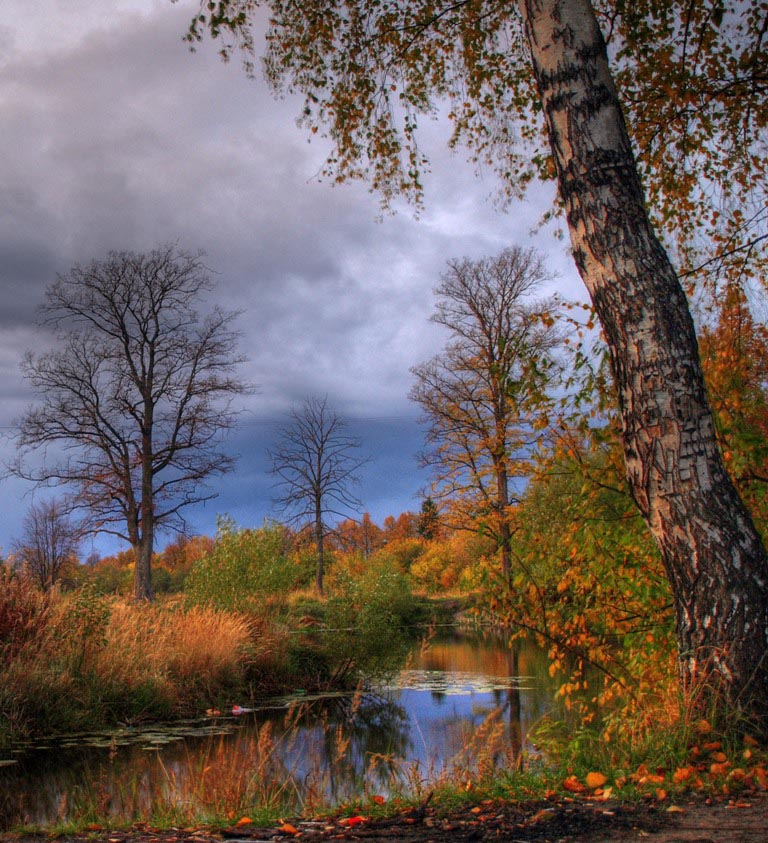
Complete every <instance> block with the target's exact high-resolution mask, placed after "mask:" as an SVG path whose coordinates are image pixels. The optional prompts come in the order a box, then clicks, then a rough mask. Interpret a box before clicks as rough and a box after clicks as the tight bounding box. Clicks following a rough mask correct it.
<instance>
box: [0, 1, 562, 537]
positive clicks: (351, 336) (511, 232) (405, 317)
mask: <svg viewBox="0 0 768 843" xmlns="http://www.w3.org/2000/svg"><path fill="white" fill-rule="evenodd" d="M6 2H7V3H10V7H9V8H8V9H7V15H6V17H5V20H6V21H10V23H7V22H6V23H5V25H4V28H3V29H1V30H0V122H1V124H2V127H3V131H2V134H1V135H0V151H1V152H2V155H1V156H0V294H2V297H3V302H4V306H3V308H2V309H1V310H0V330H1V331H2V341H0V399H2V404H1V406H2V411H0V428H2V429H7V428H8V426H9V424H10V419H11V417H12V416H14V415H18V413H19V412H20V411H21V408H22V407H23V405H24V403H25V402H26V401H28V400H29V399H30V398H31V396H30V394H29V392H28V390H27V387H26V385H25V384H24V383H23V382H22V381H21V378H20V376H19V369H18V363H19V361H20V360H21V357H22V355H23V353H24V351H25V350H26V349H29V348H35V349H39V348H40V347H41V346H42V345H44V343H45V342H46V341H47V339H46V337H45V335H44V334H40V333H37V334H36V333H35V331H34V319H35V308H36V306H37V305H38V304H39V303H41V302H42V300H43V294H44V290H45V287H46V286H47V285H48V284H49V283H50V282H51V281H53V280H54V278H55V276H56V273H63V272H66V271H68V269H69V268H70V267H71V266H72V265H73V264H74V263H86V262H88V261H90V260H91V259H93V258H102V257H104V256H105V255H106V253H107V252H108V251H109V250H112V249H117V250H122V249H128V250H137V251H142V250H148V249H151V248H153V247H154V246H156V245H157V244H159V243H164V242H173V243H178V245H179V246H180V247H182V248H185V249H189V250H197V249H203V250H205V252H206V254H207V258H206V260H207V263H208V265H209V266H210V267H211V269H212V271H213V272H214V273H215V274H214V277H215V279H216V281H217V287H216V290H215V293H214V294H213V295H212V297H211V298H212V301H211V303H214V302H215V303H218V304H221V305H222V306H224V307H226V308H236V309H242V311H243V315H242V317H241V318H240V322H239V325H240V327H241V329H242V332H243V351H244V352H245V353H246V354H247V355H248V358H249V362H248V365H247V366H246V367H245V369H244V371H243V374H244V376H245V377H246V378H247V379H248V380H249V381H251V382H253V383H256V384H258V385H259V390H258V392H257V393H256V394H255V395H254V396H253V397H252V398H250V399H248V402H247V406H246V407H245V409H246V410H247V416H246V417H244V424H245V425H246V426H245V427H244V428H243V432H239V433H238V436H237V437H236V439H235V440H234V441H233V443H232V447H233V449H234V450H235V451H237V452H239V453H240V454H241V455H242V458H241V461H240V463H239V465H238V469H237V472H236V474H235V475H233V476H232V477H231V478H229V479H228V480H227V481H225V483H224V484H222V486H221V491H222V493H223V495H224V497H223V498H222V499H221V500H220V501H216V502H214V503H213V504H209V505H208V506H207V507H206V508H205V509H204V510H203V511H201V513H199V518H200V523H201V524H204V525H205V527H206V529H208V528H209V527H210V525H211V524H212V523H213V521H215V516H214V514H213V513H215V512H216V511H232V510H233V509H235V510H236V512H232V514H233V516H234V517H236V519H237V520H238V521H243V522H246V521H248V522H250V523H253V519H254V518H256V520H258V517H260V515H261V514H262V513H265V512H267V511H268V500H267V498H268V494H267V487H268V484H269V481H268V478H265V476H264V464H263V460H264V448H265V447H267V446H268V443H269V440H270V436H271V435H272V432H273V431H274V429H275V427H274V426H275V425H276V424H280V423H281V419H282V418H283V417H284V413H285V412H286V411H287V410H288V409H289V408H290V406H291V405H292V404H295V403H299V402H300V401H301V400H302V399H303V398H304V397H305V396H307V395H310V394H313V395H324V394H327V395H328V397H329V401H330V402H331V403H332V404H333V405H334V407H335V409H337V410H338V411H340V412H341V413H342V414H344V415H345V416H347V417H349V418H350V420H357V421H359V423H360V424H362V425H364V426H365V424H368V427H367V430H368V434H369V435H368V437H367V438H368V440H369V442H368V447H369V449H370V451H371V453H372V456H373V461H372V463H371V466H372V467H371V469H370V471H371V474H370V475H369V476H370V477H371V478H375V481H374V480H372V482H370V483H369V484H368V485H367V486H366V495H367V496H368V498H367V499H366V500H365V503H366V506H367V508H369V509H371V511H372V512H373V511H377V506H378V504H377V501H387V502H388V503H387V505H386V507H385V508H386V510H387V512H390V511H392V512H394V510H395V509H396V508H397V507H396V505H395V501H397V500H401V501H402V508H408V507H409V506H411V502H412V501H411V499H412V497H413V495H414V494H415V493H416V491H417V489H418V488H419V487H420V486H421V485H422V484H423V478H419V477H418V476H417V472H416V470H415V462H414V461H412V460H411V455H412V454H413V453H414V452H415V451H416V450H418V438H419V436H420V433H419V431H418V429H417V427H416V426H415V423H414V421H413V419H414V416H415V410H414V408H413V407H411V406H410V405H409V402H408V400H407V397H406V396H407V393H408V389H409V386H410V374H409V369H410V367H411V366H413V365H414V364H416V363H418V362H420V361H422V360H424V359H426V358H427V357H429V356H431V355H432V354H433V353H434V352H435V351H436V350H437V348H438V347H439V345H440V344H441V342H442V339H443V337H442V335H441V334H440V332H439V331H438V329H437V328H436V327H435V326H432V325H430V324H429V322H428V316H429V313H430V312H431V310H432V305H433V302H432V288H433V287H434V286H435V284H436V283H437V281H438V278H439V274H440V272H441V271H442V270H443V269H444V266H445V261H446V260H447V259H448V258H450V257H454V256H456V257H460V256H463V255H467V256H470V257H475V256H480V255H487V254H492V253H495V252H497V251H498V250H499V249H501V248H502V247H504V246H507V245H509V244H510V242H522V243H526V242H527V232H528V228H529V227H530V226H531V224H532V223H533V222H534V221H535V220H536V218H537V217H538V216H539V214H540V213H541V210H543V208H544V207H545V205H546V202H544V203H543V204H541V203H540V206H539V208H538V209H533V210H531V209H530V208H527V209H526V210H525V211H524V212H519V211H518V213H517V215H515V214H513V215H509V216H507V217H504V216H502V215H499V214H497V213H496V212H495V211H494V209H493V207H492V206H491V205H490V204H489V203H488V202H487V197H488V196H489V195H490V194H492V193H493V192H494V190H495V187H494V184H493V181H492V180H490V181H489V182H488V183H485V182H483V181H482V180H478V179H477V178H476V176H475V174H474V172H473V171H472V169H471V168H470V167H468V166H465V165H464V164H463V163H462V161H461V160H460V159H458V158H456V157H453V156H452V155H451V154H450V153H448V152H445V151H438V152H437V156H436V158H435V159H434V168H433V170H434V171H433V174H432V175H431V176H429V177H428V178H427V179H426V185H427V204H426V210H425V211H424V212H423V214H422V218H421V219H420V220H418V221H417V220H415V219H414V218H413V216H412V214H410V213H409V212H407V213H400V214H397V215H395V216H386V215H385V216H384V218H383V220H382V221H381V222H377V221H376V218H377V216H378V215H379V210H380V209H379V206H378V200H377V198H376V197H375V196H372V195H371V194H370V193H369V192H368V190H367V188H366V187H365V186H364V185H362V184H352V185H345V186H343V187H340V188H331V187H330V186H329V185H328V184H326V183H323V182H320V181H318V179H317V178H316V177H315V176H316V174H317V173H318V171H319V170H320V168H321V165H322V162H323V160H324V157H325V153H326V152H327V149H326V148H325V146H324V142H323V141H322V139H319V140H318V139H317V138H315V139H313V142H312V143H311V144H310V143H308V142H307V138H306V135H305V133H303V132H302V131H300V130H298V129H297V128H296V126H295V117H296V115H297V114H298V112H299V106H300V104H299V103H298V102H296V101H295V100H290V99H287V100H283V101H275V100H274V99H273V97H272V95H271V94H270V92H269V91H268V90H267V89H266V86H265V85H264V84H263V83H262V82H261V81H252V80H248V79H247V78H246V77H245V76H244V74H243V72H242V70H241V68H240V67H239V66H238V62H237V61H233V62H232V63H231V64H229V65H225V64H223V63H222V62H221V61H220V60H219V59H218V57H217V55H216V49H215V47H214V46H212V45H210V44H204V45H202V46H201V48H200V49H199V51H198V52H196V53H190V52H189V50H188V49H187V47H186V45H185V44H184V43H183V42H182V37H181V36H182V34H183V33H184V31H185V29H186V26H187V23H188V19H189V17H190V15H191V14H192V13H193V12H194V10H195V9H196V7H197V3H196V2H180V3H178V4H174V5H172V4H171V3H169V2H166V0H113V2H110V3H109V4H105V3H103V0H77V2H75V3H73V4H69V3H68V4H61V3H60V2H59V0H36V2H35V3H33V4H30V3H29V2H28V0H6ZM64 7H66V8H64ZM441 131H442V128H441V126H440V125H439V124H436V125H435V126H433V127H431V128H430V134H433V135H435V136H437V135H440V133H441ZM443 134H444V133H443ZM542 236H543V235H542ZM542 242H544V241H542ZM366 419H368V420H369V422H368V423H366V422H365V420H366ZM371 419H377V420H380V421H379V422H377V423H376V424H374V423H373V422H371V421H370V420H371ZM248 420H250V425H251V426H250V427H249V426H248V424H247V422H248ZM246 434H247V435H246ZM0 447H2V443H0ZM7 455H8V450H7V447H6V448H5V453H4V454H0V457H2V456H5V458H7ZM409 465H410V466H411V468H412V471H411V469H409V468H408V466H409ZM19 488H20V487H18V485H7V484H6V485H5V486H4V490H5V492H6V504H7V505H6V507H5V508H4V513H3V514H2V515H0V545H2V546H5V547H7V546H8V543H9V535H12V534H13V530H12V523H16V522H17V521H18V515H19V513H20V512H22V511H23V510H24V509H25V508H26V506H27V505H28V502H24V501H20V500H18V498H19V491H18V490H19ZM248 513H251V515H252V516H253V517H249V515H248ZM240 514H242V516H243V517H242V518H241V517H240ZM190 516H191V518H192V520H193V521H194V520H195V517H196V516H195V515H194V514H190Z"/></svg>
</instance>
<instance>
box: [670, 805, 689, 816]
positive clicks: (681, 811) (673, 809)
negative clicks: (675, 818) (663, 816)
mask: <svg viewBox="0 0 768 843" xmlns="http://www.w3.org/2000/svg"><path fill="white" fill-rule="evenodd" d="M667 813H668V814H684V813H685V808H681V807H680V806H679V805H670V806H669V808H667Z"/></svg>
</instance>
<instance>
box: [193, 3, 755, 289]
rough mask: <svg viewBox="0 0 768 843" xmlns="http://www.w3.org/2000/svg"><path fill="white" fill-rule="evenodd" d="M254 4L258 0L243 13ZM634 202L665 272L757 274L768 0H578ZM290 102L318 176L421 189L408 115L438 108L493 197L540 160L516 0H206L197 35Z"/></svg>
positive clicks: (414, 129)
mask: <svg viewBox="0 0 768 843" xmlns="http://www.w3.org/2000/svg"><path fill="white" fill-rule="evenodd" d="M261 7H263V8H264V9H265V10H268V12H269V15H268V16H267V15H266V14H264V15H261V14H258V13H257V10H258V9H259V8H261ZM592 7H593V9H594V12H595V15H596V17H597V19H598V21H599V23H600V27H601V29H602V32H603V35H604V37H605V40H606V42H607V45H608V50H609V54H610V58H611V63H612V68H613V73H614V78H615V80H616V83H617V88H618V93H619V97H620V100H621V104H622V107H623V109H624V112H625V114H626V115H627V121H628V126H629V131H630V136H631V139H632V143H633V148H634V152H635V155H636V159H637V162H638V169H639V171H640V175H641V178H642V181H643V183H644V185H645V188H646V191H647V194H648V200H649V203H648V207H649V208H650V212H651V214H652V216H653V219H654V222H655V223H656V225H657V227H659V229H660V230H661V231H662V232H663V233H664V235H665V237H666V239H667V243H668V245H670V246H671V247H674V249H675V253H676V257H677V260H678V261H679V264H680V267H681V269H682V270H683V272H685V273H686V274H690V277H693V276H694V275H696V274H697V271H698V270H699V269H703V270H705V271H706V273H709V274H710V275H711V274H712V272H713V270H715V269H720V270H722V271H727V272H728V273H729V274H730V275H731V277H734V276H738V277H742V278H744V277H746V276H748V275H751V276H757V277H759V276H760V273H761V272H762V271H763V269H764V267H765V260H766V256H767V255H768V211H766V208H768V201H767V199H768V197H767V196H766V183H768V182H767V181H766V176H767V175H768V171H767V169H766V168H768V135H767V134H766V127H767V124H768V50H766V39H768V2H767V0H755V2H746V0H736V1H735V2H725V0H670V2H663V3H662V2H658V0H636V1H635V0H632V2H628V0H594V2H593V3H592ZM261 29H263V33H264V37H265V39H266V49H265V54H264V58H263V68H264V71H265V75H266V77H267V79H268V80H269V82H270V83H271V84H272V86H273V87H274V89H275V90H276V91H277V92H278V93H298V94H300V95H302V96H303V97H304V106H303V110H302V114H301V122H302V124H303V125H305V126H306V127H307V128H308V129H309V130H310V132H312V133H315V132H319V133H320V134H326V135H327V136H328V137H329V138H330V140H331V142H332V152H331V154H330V156H329V158H328V160H327V162H326V167H325V171H324V172H325V175H326V176H328V177H330V178H331V179H334V180H344V179H348V178H365V179H367V180H369V182H370V184H371V185H372V188H373V189H374V190H377V191H379V192H380V193H381V194H382V197H383V198H384V201H385V202H388V201H390V200H391V199H392V197H393V196H394V195H397V194H403V193H404V194H406V195H409V196H410V197H411V198H412V199H415V200H416V201H419V200H420V198H421V193H422V189H423V182H422V178H423V174H424V172H425V171H426V170H428V167H429V160H428V155H427V154H426V153H425V150H424V149H423V147H422V146H420V144H419V131H418V130H419V124H420V122H421V121H422V120H424V119H430V118H432V117H435V116H437V115H438V114H439V115H445V114H447V116H448V118H449V120H450V122H451V125H452V134H451V136H450V139H449V143H450V144H451V145H452V146H466V147H467V148H468V150H469V153H470V155H471V157H472V158H473V160H475V161H477V162H482V163H486V164H489V165H490V166H492V167H494V168H495V170H496V172H497V173H498V175H499V176H500V179H501V185H502V189H503V190H504V191H505V192H506V193H507V194H508V195H519V194H520V192H521V190H523V189H524V188H525V186H526V185H527V184H528V183H530V181H531V180H532V179H534V178H544V179H551V178H554V176H555V169H554V165H553V161H552V157H551V154H550V148H549V140H548V137H547V134H546V131H545V126H544V122H543V119H542V113H541V104H540V101H539V98H538V96H537V95H536V83H535V80H534V77H533V73H532V69H531V65H530V62H529V61H528V48H527V43H526V38H525V31H524V21H523V18H522V16H521V14H520V11H519V9H518V7H517V4H509V3H499V2H494V1H493V0H459V2H452V0H346V1H345V2H334V3H326V2H320V0H308V2H303V3H296V2H294V0H216V2H207V0H206V2H201V4H200V12H199V14H198V15H197V16H196V17H195V18H194V20H193V21H192V22H191V25H190V28H189V32H188V34H187V38H188V40H189V41H190V42H191V43H193V44H194V43H196V42H197V41H199V40H201V39H202V37H203V36H204V34H205V33H206V31H207V32H208V33H210V34H211V35H212V36H213V37H215V38H218V39H219V42H220V44H221V52H222V55H223V56H224V57H229V56H231V55H232V54H233V52H235V51H240V52H241V54H242V55H243V57H244V60H245V62H246V65H247V67H248V69H249V70H250V71H253V69H254V59H255V57H256V53H257V50H258V46H257V45H258V44H259V41H260V36H261V31H260V30H261Z"/></svg>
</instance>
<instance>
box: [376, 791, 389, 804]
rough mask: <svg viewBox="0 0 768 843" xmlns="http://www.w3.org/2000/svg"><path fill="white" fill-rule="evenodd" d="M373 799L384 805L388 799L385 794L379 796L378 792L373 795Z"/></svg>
mask: <svg viewBox="0 0 768 843" xmlns="http://www.w3.org/2000/svg"><path fill="white" fill-rule="evenodd" d="M373 801H374V803H375V804H376V805H383V804H384V803H385V802H386V801H387V800H386V799H385V798H384V797H383V796H379V795H378V794H377V795H376V796H374V797H373Z"/></svg>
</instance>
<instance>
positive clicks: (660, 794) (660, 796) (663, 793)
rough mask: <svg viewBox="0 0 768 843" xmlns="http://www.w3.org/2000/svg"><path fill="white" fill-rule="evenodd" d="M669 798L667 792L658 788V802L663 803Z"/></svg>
mask: <svg viewBox="0 0 768 843" xmlns="http://www.w3.org/2000/svg"><path fill="white" fill-rule="evenodd" d="M666 798H667V791H666V790H664V788H663V787H659V788H656V801H657V802H663V801H664V800H665V799H666Z"/></svg>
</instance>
